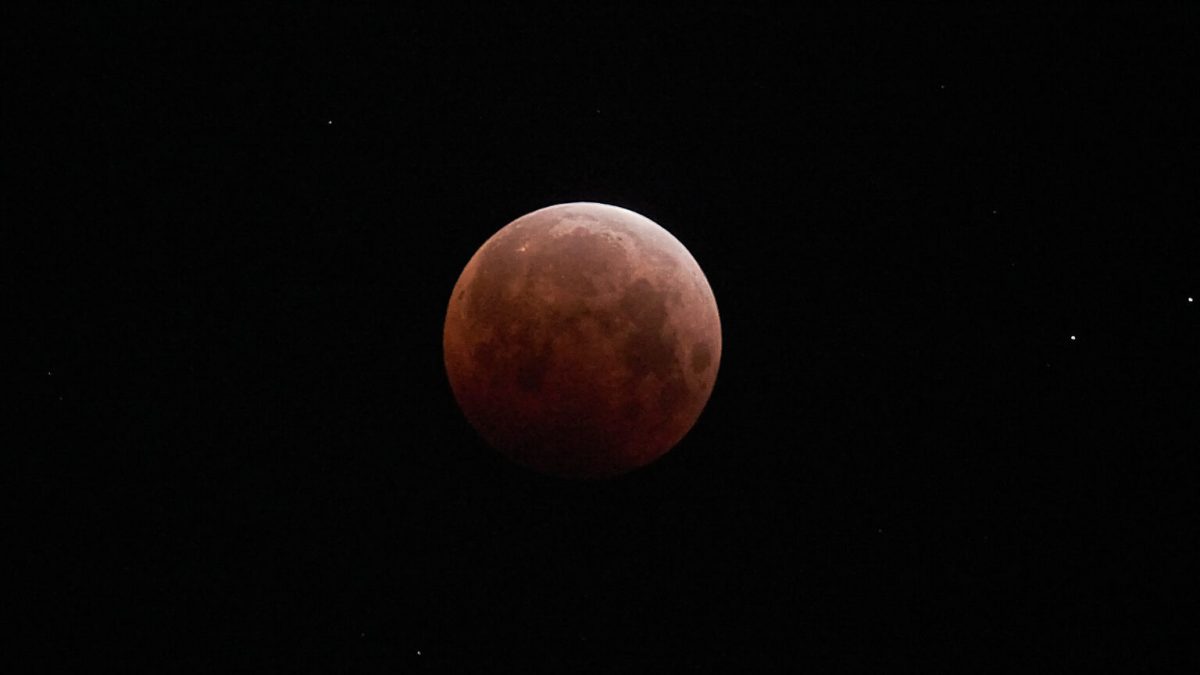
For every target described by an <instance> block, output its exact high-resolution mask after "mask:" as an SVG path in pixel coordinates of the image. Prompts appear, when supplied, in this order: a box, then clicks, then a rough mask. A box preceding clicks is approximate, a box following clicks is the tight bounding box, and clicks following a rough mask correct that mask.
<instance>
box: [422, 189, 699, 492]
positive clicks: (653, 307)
mask: <svg viewBox="0 0 1200 675" xmlns="http://www.w3.org/2000/svg"><path fill="white" fill-rule="evenodd" d="M443 347H444V350H445V358H446V372H447V374H448V375H449V377H450V385H451V387H452V388H453V390H454V395H455V397H456V398H457V400H458V403H459V405H460V406H461V407H462V410H463V412H464V414H465V415H466V417H467V419H468V420H469V421H470V422H471V424H472V425H473V426H474V427H475V428H476V429H477V430H478V431H479V433H480V434H481V435H482V436H483V437H484V439H485V440H487V441H488V442H489V443H490V444H492V445H493V446H494V447H496V448H497V449H498V450H500V451H501V452H503V453H504V454H505V455H507V456H508V457H510V458H511V459H513V460H514V461H516V462H518V463H520V464H523V465H525V466H528V467H530V468H533V469H536V470H538V471H541V472H544V473H549V474H554V475H558V476H564V477H572V478H603V477H608V476H615V475H619V474H622V473H625V472H627V471H630V470H632V469H635V468H637V467H640V466H643V465H645V464H648V463H649V462H652V461H654V460H655V459H657V458H659V457H660V456H662V455H663V454H664V453H666V452H667V451H668V450H670V449H671V448H672V447H673V446H674V445H675V444H676V443H678V442H679V440H680V439H682V438H683V436H684V434H686V433H687V432H688V430H689V429H691V427H692V425H693V424H694V423H695V422H696V419H697V418H698V417H699V415H700V411H701V410H702V409H703V408H704V405H705V403H706V402H707V401H708V397H709V394H710V393H711V392H712V388H713V383H714V382H715V380H716V376H717V366H718V363H719V362H720V359H721V325H720V319H719V318H718V316H717V305H716V301H715V300H714V299H713V295H712V290H711V289H710V288H709V286H708V281H707V280H706V279H705V278H704V273H703V272H701V271H700V267H699V266H698V265H697V264H696V261H695V260H694V259H693V258H692V256H691V254H690V253H688V251H687V249H685V248H684V247H683V245H682V244H680V243H679V241H678V240H676V239H675V238H674V237H673V236H671V234H670V233H668V232H667V231H666V230H664V229H663V228H661V227H659V226H658V225H657V224H655V223H654V222H653V221H651V220H649V219H647V218H645V217H643V216H640V215H638V214H636V213H634V212H632V211H628V210H625V209H622V208H618V207H615V206H608V205H605V204H595V203H589V202H580V203H572V204H559V205H557V206H551V207H547V208H544V209H541V210H538V211H534V212H533V213H530V214H527V215H525V216H522V217H520V218H518V219H517V220H515V221H513V222H512V223H509V224H508V225H507V226H506V227H504V228H503V229H501V230H500V231H499V232H497V233H496V234H495V235H494V236H492V238H491V239H489V240H488V241H487V242H485V243H484V245H483V246H482V247H480V249H479V251H477V252H476V253H475V255H474V256H473V257H472V258H471V260H470V262H469V263H467V266H466V268H465V269H464V270H463V272H462V275H461V276H460V277H459V279H458V283H457V284H455V286H454V292H453V294H452V295H451V298H450V306H449V308H448V310H447V312H446V324H445V331H444V333H443Z"/></svg>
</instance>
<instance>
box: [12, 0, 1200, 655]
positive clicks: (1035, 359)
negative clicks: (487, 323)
mask: <svg viewBox="0 0 1200 675" xmlns="http://www.w3.org/2000/svg"><path fill="white" fill-rule="evenodd" d="M354 4H355V6H354V7H351V8H345V9H338V8H335V7H333V6H332V5H330V6H317V5H313V4H307V3H279V4H258V3H254V4H253V7H254V9H247V8H245V7H243V8H242V9H237V10H221V9H216V8H211V7H203V6H202V7H199V8H193V9H187V10H185V9H181V8H178V7H176V3H167V5H166V6H165V7H155V6H152V5H150V4H141V3H101V4H97V5H96V6H95V7H93V8H92V9H90V10H88V11H81V10H72V11H68V10H62V11H58V12H56V13H55V14H53V15H49V14H40V15H38V16H33V15H29V16H21V15H16V14H14V15H13V16H10V18H9V19H8V20H6V21H5V24H6V26H5V28H4V33H5V39H4V43H5V52H6V54H8V55H9V56H8V57H6V62H7V63H8V65H9V68H7V69H6V70H7V71H8V73H7V74H6V76H5V82H6V84H5V87H4V89H5V95H4V105H3V115H4V119H5V124H4V128H5V132H4V135H5V139H6V140H5V148H6V150H5V162H4V165H5V167H4V173H5V182H6V184H7V185H8V190H6V193H7V196H6V199H5V209H4V210H5V212H6V213H7V214H8V215H7V216H6V217H5V218H4V221H5V223H6V227H5V230H6V231H7V232H8V233H10V236H11V233H14V232H20V233H22V236H21V237H20V241H22V242H23V243H20V244H17V243H15V241H16V240H10V241H14V243H13V244H11V245H8V246H6V247H5V248H6V249H7V250H6V253H7V254H8V257H9V258H10V259H11V260H12V261H13V262H11V263H10V265H9V266H8V269H9V270H10V276H9V277H8V281H7V283H6V287H7V288H8V289H9V293H6V295H9V294H11V295H10V300H13V301H11V302H10V304H9V306H10V308H13V309H12V310H11V313H10V319H15V320H14V321H13V322H12V323H10V325H9V328H8V331H7V332H8V334H9V336H10V339H12V338H14V337H15V339H16V342H17V344H16V346H15V347H10V350H11V351H10V356H15V357H16V361H17V362H18V363H19V364H20V366H19V368H18V369H17V370H16V372H18V373H19V377H18V378H17V380H18V381H19V382H20V383H21V384H20V385H19V386H18V387H16V390H15V394H16V397H17V398H18V399H20V403H19V404H18V405H17V407H15V408H10V412H12V413H14V417H16V418H17V420H15V421H18V422H23V423H31V424H17V425H16V427H17V428H19V429H26V428H27V427H28V429H29V432H28V434H27V435H26V434H24V432H22V433H21V434H18V436H19V437H18V439H17V440H16V441H13V442H12V443H13V445H10V446H9V448H8V450H9V455H10V458H11V459H10V461H11V462H13V468H12V469H11V470H10V474H9V475H10V477H12V478H15V479H16V481H17V482H18V484H19V485H20V486H21V487H20V490H19V491H18V492H17V493H15V494H17V495H20V497H19V499H18V500H17V501H16V505H14V506H13V507H11V510H10V517H9V519H8V520H10V521H11V522H10V528H12V529H13V530H14V532H15V534H14V535H12V537H11V538H10V542H12V547H11V548H10V549H9V551H10V555H14V557H15V558H16V559H17V563H18V566H19V567H20V569H21V570H22V574H21V576H19V577H18V579H17V580H18V584H17V585H18V587H19V588H20V589H21V591H22V593H21V596H22V597H24V598H26V599H27V604H26V603H25V602H24V601H22V604H20V607H21V608H22V612H21V614H22V617H23V619H22V622H21V626H20V629H19V630H18V631H17V632H16V634H15V637H16V638H17V639H18V641H19V642H20V643H21V644H22V645H24V647H25V648H26V649H27V650H28V653H29V654H30V655H31V656H32V658H34V659H36V660H37V663H39V664H40V666H41V669H42V670H46V671H51V670H53V671H54V672H62V671H61V670H58V668H60V667H61V666H63V665H64V664H70V665H73V666H75V667H78V668H80V669H84V670H86V671H87V672H102V671H104V670H108V669H113V668H117V669H119V670H121V671H124V672H135V671H143V670H147V671H149V670H155V669H159V668H164V667H165V668H166V669H165V670H155V672H181V671H187V670H196V671H204V672H255V673H276V672H278V673H283V672H297V671H307V670H311V671H314V672H325V673H391V672H425V671H426V670H429V671H469V672H489V671H491V672H504V671H505V670H506V669H508V668H513V667H530V666H532V667H535V668H541V667H545V668H548V669H553V670H556V671H557V672H564V673H570V672H594V671H601V672H629V671H638V670H643V669H645V670H657V671H665V672H675V671H681V670H682V671H687V670H696V669H700V670H703V669H708V668H713V669H722V670H725V671H726V672H730V669H733V668H737V669H742V670H751V671H754V670H776V671H780V670H782V669H784V668H788V669H790V668H792V667H798V668H805V667H807V668H814V669H818V670H819V671H821V672H828V671H831V670H835V671H836V670H849V671H861V672H897V671H910V670H912V669H918V668H920V669H928V668H937V667H942V668H950V669H954V670H964V671H968V672H981V671H982V670H986V669H992V668H999V667H1007V668H1018V669H1025V670H1028V671H1035V672H1036V671H1039V670H1052V671H1056V670H1062V669H1065V668H1067V667H1069V666H1072V665H1078V664H1080V663H1084V662H1086V663H1089V664H1110V665H1111V664H1117V665H1125V666H1140V667H1141V668H1148V669H1152V670H1176V669H1181V668H1182V667H1183V661H1182V660H1181V659H1182V651H1183V647H1184V645H1185V644H1187V643H1188V642H1189V641H1191V640H1193V638H1194V634H1193V633H1192V631H1193V630H1194V628H1195V623H1194V620H1195V615H1194V612H1195V609H1196V607H1197V605H1196V603H1195V600H1194V595H1192V594H1193V593H1194V591H1195V582H1194V581H1193V580H1192V579H1193V576H1194V575H1193V572H1194V569H1192V568H1191V566H1189V565H1185V562H1184V560H1185V552H1186V551H1187V550H1191V549H1192V547H1194V546H1195V545H1196V541H1197V534H1196V532H1197V529H1196V528H1197V526H1196V519H1195V514H1196V509H1195V506H1194V504H1193V500H1194V497H1195V495H1196V492H1197V478H1198V474H1197V472H1196V471H1195V468H1194V467H1195V464H1194V458H1193V454H1194V452H1195V449H1196V446H1197V442H1196V438H1198V437H1200V433H1197V432H1198V431H1200V430H1197V428H1196V427H1197V424H1196V419H1197V412H1198V410H1197V405H1198V403H1200V358H1198V352H1197V346H1198V344H1200V343H1198V338H1200V306H1197V304H1196V303H1194V302H1193V297H1196V296H1200V268H1198V267H1197V264H1196V260H1197V259H1198V258H1197V253H1198V252H1200V248H1198V247H1197V246H1196V245H1195V242H1196V241H1197V237H1196V236H1195V229H1196V227H1197V222H1198V218H1200V132H1198V131H1197V122H1196V120H1198V119H1200V106H1198V105H1197V100H1198V97H1197V96H1196V92H1197V91H1198V89H1200V75H1198V73H1200V58H1198V57H1200V40H1198V39H1197V38H1196V36H1197V35H1200V10H1198V9H1196V8H1195V6H1194V5H1190V6H1189V5H1187V4H1184V3H1180V4H1168V3H1161V4H1160V3H1150V4H1142V3H1128V4H1126V5H1124V6H1123V7H1122V6H1121V5H1120V4H1119V3H1097V4H1103V5H1104V7H1103V8H1100V7H1092V6H1090V5H1089V4H1085V3H1077V4H1076V6H1075V7H1074V9H1070V10H1067V9H1055V8H1053V4H1052V3H1050V4H1047V3H1038V4H1037V5H1031V7H1036V9H1016V8H1014V7H1013V6H1012V3H994V4H989V5H974V6H971V7H969V8H963V7H959V8H956V9H953V10H949V9H945V8H940V9H938V8H935V7H936V6H934V5H928V6H926V7H925V8H924V9H920V10H915V9H913V8H906V7H901V6H900V3H895V4H892V3H880V4H878V5H875V4H863V3H839V4H838V6H839V7H841V9H838V10H836V11H835V10H805V11H797V12H795V13H789V14H782V13H768V12H764V11H757V10H752V9H736V8H732V7H726V8H723V9H720V10H710V9H701V8H700V7H699V5H697V4H696V3H692V5H696V6H691V5H689V6H686V7H685V8H684V9H680V10H677V11H657V10H654V11H652V10H648V9H641V10H636V11H635V10H617V9H604V7H603V6H604V3H599V4H596V3H593V4H592V5H591V6H588V7H583V6H578V7H566V8H562V9H561V10H559V11H557V12H555V13H540V14H535V13H531V12H530V10H527V9H521V8H518V7H505V8H502V9H492V10H488V11H486V12H482V13H481V12H480V10H478V9H474V10H470V11H467V10H462V11H459V12H451V11H446V12H444V13H433V12H429V11H413V10H411V9H404V8H402V7H401V4H400V3H397V4H395V6H380V5H375V4H362V5H358V4H357V3H354ZM700 4H703V3H700ZM239 6H240V3H239ZM567 201H599V202H606V203H611V204H616V205H619V206H623V207H625V208H629V209H632V210H634V211H637V212H639V213H642V214H643V215H645V216H647V217H649V218H651V219H653V220H655V221H656V222H658V223H659V224H660V225H662V226H663V227H665V228H666V229H668V230H669V231H670V232H672V233H673V234H674V235H675V236H676V237H677V238H678V239H679V240H680V241H681V242H683V244H684V245H685V246H687V248H688V249H689V250H690V251H691V253H692V254H693V256H694V257H695V258H696V260H697V261H698V262H699V264H700V266H701V267H702V268H703V269H704V271H705V273H706V274H707V277H708V281H709V283H710V284H711V286H712V288H713V292H714V294H715V296H716V299H717V303H718V305H719V308H720V312H721V319H722V326H723V339H724V352H723V356H722V361H721V364H720V373H719V375H718V378H717V384H716V387H715V390H714V392H713V395H712V398H711V399H710V401H709V403H708V406H707V408H706V409H705V412H704V414H703V415H702V416H701V418H700V420H699V422H698V423H697V425H696V426H695V427H694V428H693V430H692V432H691V433H690V434H689V435H688V436H687V437H686V438H685V439H684V441H683V442H682V443H681V444H680V445H679V446H677V447H676V448H675V449H674V450H673V451H672V452H671V453H669V454H668V455H667V456H665V457H664V458H663V459H662V460H660V461H659V462H657V463H655V464H653V465H651V466H650V467H647V468H645V469H643V470H640V471H637V472H635V473H633V474H630V475H628V476H626V477H623V478H620V479H616V480H611V481H607V482H599V483H576V482H569V481H562V480H556V479H551V478H546V477H542V476H539V475H536V474H534V473H531V472H528V471H526V470H524V469H521V468H519V467H516V466H514V465H512V464H509V463H507V462H506V461H505V460H504V459H503V458H502V457H501V456H500V455H499V454H498V453H496V452H495V451H493V450H491V449H489V448H488V447H487V446H486V445H485V444H484V443H483V442H482V441H481V440H480V439H479V438H478V437H477V436H476V434H475V432H474V431H473V430H472V428H471V427H470V426H469V425H468V423H467V422H466V420H465V419H464V418H463V416H462V415H461V413H460V412H459V410H458V408H457V406H456V404H455V402H454V399H453V396H452V394H451V392H450V389H449V385H448V382H447V379H446V375H445V371H444V367H443V362H442V352H441V337H442V336H441V331H442V321H443V318H444V316H445V310H446V305H447V302H448V301H449V297H450V291H451V288H452V287H453V285H454V282H455V280H456V279H457V278H458V275H459V273H460V272H461V271H462V268H463V266H464V265H465V264H466V262H467V260H468V259H469V258H470V256H471V255H472V254H473V253H474V252H475V250H476V249H477V248H478V247H479V246H480V245H481V244H482V243H483V242H484V241H485V240H486V239H487V238H488V237H489V236H491V235H492V234H493V233H494V232H495V231H496V230H498V229H500V228H501V227H503V226H504V225H505V224H507V223H508V222H509V221H511V220H513V219H514V218H516V217H518V216H520V215H522V214H524V213H527V212H529V211H532V210H534V209H537V208H541V207H543V206H548V205H550V204H554V203H559V202H567ZM26 232H31V233H33V234H34V236H33V237H32V238H27V237H25V236H24V233H26ZM1183 611H1190V612H1192V613H1193V614H1192V616H1191V618H1184V616H1182V615H1181V614H1180V612H1183ZM1141 668H1139V669H1141Z"/></svg>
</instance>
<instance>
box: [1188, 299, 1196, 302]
mask: <svg viewBox="0 0 1200 675" xmlns="http://www.w3.org/2000/svg"><path fill="white" fill-rule="evenodd" d="M1195 301H1196V299H1195V298H1188V302H1195Z"/></svg>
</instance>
